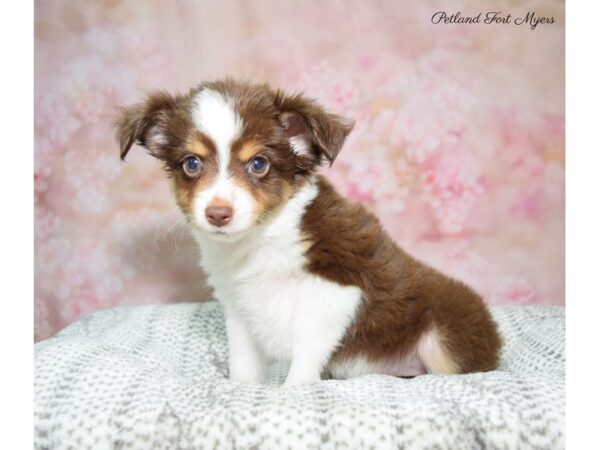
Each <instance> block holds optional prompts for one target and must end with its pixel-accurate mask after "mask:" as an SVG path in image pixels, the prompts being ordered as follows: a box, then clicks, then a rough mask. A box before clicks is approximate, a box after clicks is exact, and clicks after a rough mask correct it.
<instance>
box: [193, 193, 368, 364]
mask: <svg viewBox="0 0 600 450" xmlns="http://www.w3.org/2000/svg"><path fill="white" fill-rule="evenodd" d="M317 194H318V190H317V187H316V185H315V184H307V185H306V186H305V187H304V188H302V189H301V190H300V191H299V192H298V193H297V194H296V195H295V196H294V197H293V198H292V199H291V200H290V201H289V202H288V203H287V204H286V205H285V206H284V207H283V209H282V211H281V212H280V213H279V214H278V215H277V217H275V218H274V219H273V220H272V221H271V222H269V223H268V224H267V225H266V226H264V227H262V228H261V229H260V230H256V232H255V233H253V234H251V235H248V236H245V237H244V238H242V239H240V240H238V241H236V242H231V243H230V242H220V241H213V240H208V239H207V238H204V237H203V236H196V237H197V239H198V241H199V244H200V247H201V253H202V256H201V265H202V267H203V268H204V270H205V271H206V272H207V273H208V277H209V278H208V280H209V283H210V284H211V285H212V286H213V287H214V289H215V296H216V298H217V299H218V300H219V301H220V302H221V303H222V304H223V305H224V307H225V311H226V314H231V315H234V316H236V317H237V318H239V320H240V322H241V323H243V325H244V326H245V327H246V329H247V332H248V334H249V335H250V336H251V338H252V339H253V340H254V341H255V342H256V344H257V346H258V347H259V348H260V349H261V350H262V351H263V352H264V353H265V354H266V355H267V356H268V357H271V358H278V359H288V360H289V359H294V358H295V356H297V355H298V354H300V355H304V354H309V353H310V354H312V355H313V357H314V358H317V359H319V361H318V363H317V364H319V365H321V367H320V368H319V369H322V368H323V367H322V366H323V365H324V364H325V363H326V362H327V359H328V358H329V356H330V354H331V352H332V351H333V350H334V349H335V347H336V346H337V345H338V344H339V342H340V340H341V338H342V337H343V335H344V333H345V330H346V329H347V327H348V326H349V325H350V323H351V322H352V320H353V319H354V316H355V314H356V310H357V307H358V305H359V303H360V299H361V291H360V289H358V288H356V287H349V286H341V285H339V284H337V283H334V282H331V281H328V280H325V279H323V278H321V277H318V276H315V275H312V274H310V273H308V272H306V271H305V270H304V264H305V262H306V261H305V257H304V255H303V253H304V247H303V245H305V244H303V242H302V236H301V230H300V224H301V219H302V215H303V214H304V211H305V209H306V206H307V205H309V204H310V203H311V202H312V200H313V199H314V198H315V196H316V195H317ZM230 341H231V338H230ZM232 351H235V349H232ZM302 357H304V356H302Z"/></svg>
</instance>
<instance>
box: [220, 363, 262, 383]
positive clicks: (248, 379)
mask: <svg viewBox="0 0 600 450" xmlns="http://www.w3.org/2000/svg"><path fill="white" fill-rule="evenodd" d="M266 372H267V371H266V369H263V368H258V367H246V368H239V367H238V368H234V367H231V368H230V369H229V379H230V380H231V381H239V382H242V383H264V382H265V380H266V378H267V373H266Z"/></svg>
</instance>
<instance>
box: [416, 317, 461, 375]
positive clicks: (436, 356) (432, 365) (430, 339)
mask: <svg viewBox="0 0 600 450" xmlns="http://www.w3.org/2000/svg"><path fill="white" fill-rule="evenodd" d="M417 349H418V350H417V351H418V353H419V357H420V358H421V361H423V364H424V365H425V367H427V370H428V372H430V373H435V374H453V373H457V372H458V367H457V365H456V363H455V362H454V361H453V360H452V358H451V357H450V355H449V353H448V351H447V350H446V349H445V348H444V343H443V336H441V335H440V333H439V332H438V331H437V330H436V329H435V328H433V329H431V330H429V331H428V332H426V333H425V334H424V335H423V336H422V337H421V338H420V339H419V344H418V347H417Z"/></svg>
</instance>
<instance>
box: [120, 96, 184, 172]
mask: <svg viewBox="0 0 600 450" xmlns="http://www.w3.org/2000/svg"><path fill="white" fill-rule="evenodd" d="M178 102H179V98H178V97H174V96H172V95H170V94H168V93H166V92H155V93H153V94H150V95H149V96H148V98H147V99H146V101H145V102H143V103H138V104H137V105H133V106H130V107H127V108H123V109H122V110H121V116H120V118H119V119H117V121H116V122H115V124H114V127H115V135H116V138H117V141H118V142H119V147H120V153H121V159H122V160H124V159H125V156H127V153H128V152H129V149H130V148H131V146H132V145H133V144H134V143H136V144H138V145H141V146H142V147H144V148H146V149H147V150H148V152H149V153H150V154H151V155H152V156H154V157H156V158H162V157H164V151H165V147H166V146H167V145H168V144H169V139H170V134H169V132H168V124H169V120H171V118H172V115H173V114H174V112H175V110H176V108H177V106H178Z"/></svg>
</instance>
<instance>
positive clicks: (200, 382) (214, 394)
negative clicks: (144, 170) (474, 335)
mask: <svg viewBox="0 0 600 450" xmlns="http://www.w3.org/2000/svg"><path fill="white" fill-rule="evenodd" d="M492 312H493V314H494V317H495V319H496V321H497V322H498V324H499V326H500V329H501V332H502V335H503V338H504V347H503V351H502V362H501V366H500V369H499V370H497V371H494V372H487V373H475V374H469V375H454V376H435V375H424V376H419V377H416V378H412V379H401V378H394V377H390V376H385V375H369V376H364V377H360V378H355V379H350V380H326V381H321V382H319V383H315V384H311V385H305V386H297V387H293V388H289V389H282V388H280V387H279V386H278V385H279V384H280V383H281V382H282V381H283V379H284V377H285V373H286V370H287V368H286V366H285V365H284V364H283V363H274V364H272V366H271V369H270V376H269V383H268V384H266V385H258V384H242V383H236V382H232V381H229V380H228V379H227V340H226V337H225V327H224V320H223V315H222V310H221V307H220V306H219V304H217V303H215V302H210V303H202V304H189V303H188V304H176V305H160V306H141V307H139V306H138V307H123V308H116V309H111V310H106V311H101V312H98V313H95V314H93V315H91V316H89V317H87V318H86V319H84V320H81V321H80V322H78V323H75V324H73V325H71V326H69V327H68V328H66V329H64V330H63V331H62V332H60V333H59V334H57V335H56V336H55V337H53V338H51V339H48V340H45V341H42V342H39V343H37V344H36V345H35V383H34V384H35V405H34V414H35V419H34V420H35V447H36V448H38V449H51V448H52V449H55V448H56V449H67V448H74V449H78V450H80V449H88V448H89V449H105V448H127V449H130V448H131V449H133V448H135V449H208V448H215V449H229V448H231V449H234V448H235V449H256V448H259V449H277V450H279V449H286V448H292V449H296V448H298V449H300V448H301V449H306V448H315V449H316V448H320V449H333V448H344V449H388V448H407V449H434V448H435V449H453V450H457V449H478V448H490V449H496V448H498V449H500V448H502V449H517V448H518V449H529V448H531V449H534V448H536V449H550V448H563V447H564V427H565V420H564V409H565V404H564V371H565V356H564V309H563V308H558V307H496V308H493V309H492Z"/></svg>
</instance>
